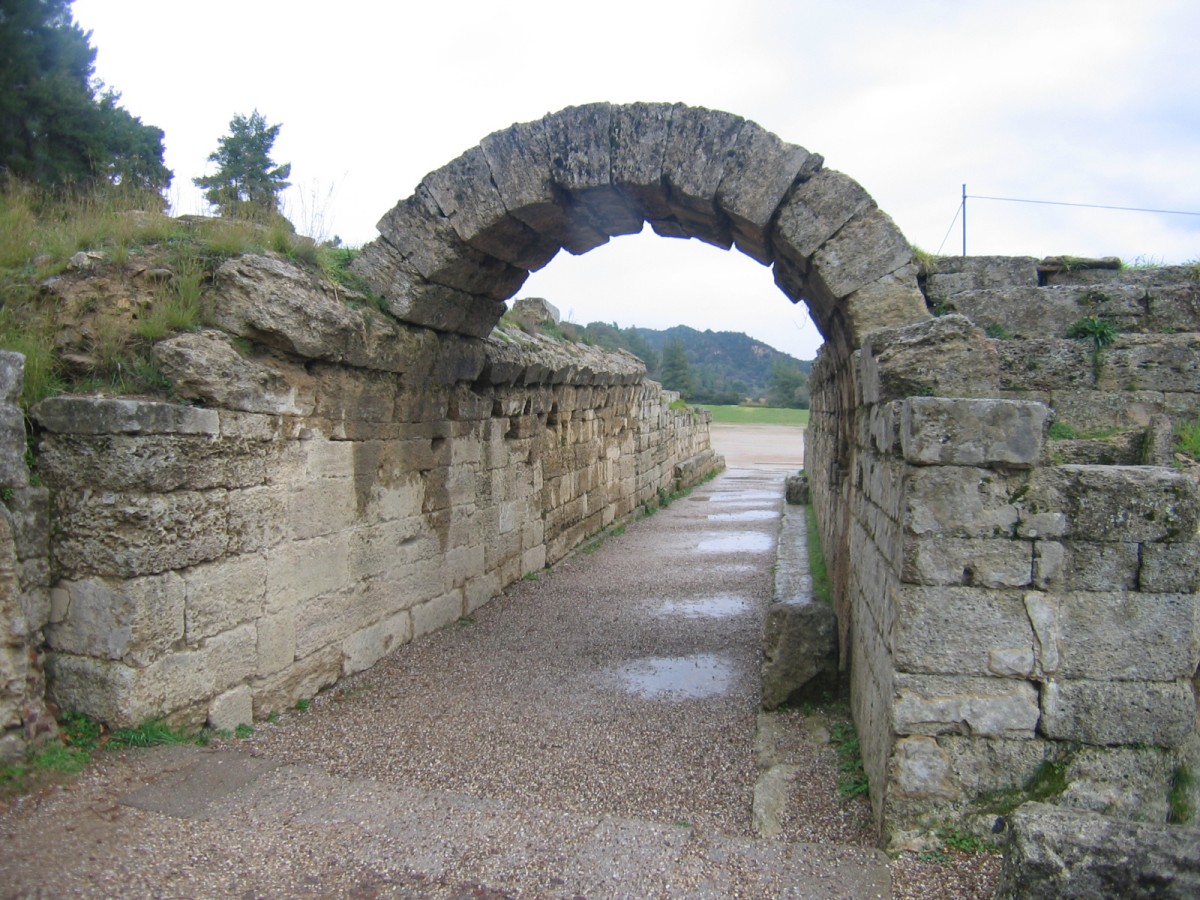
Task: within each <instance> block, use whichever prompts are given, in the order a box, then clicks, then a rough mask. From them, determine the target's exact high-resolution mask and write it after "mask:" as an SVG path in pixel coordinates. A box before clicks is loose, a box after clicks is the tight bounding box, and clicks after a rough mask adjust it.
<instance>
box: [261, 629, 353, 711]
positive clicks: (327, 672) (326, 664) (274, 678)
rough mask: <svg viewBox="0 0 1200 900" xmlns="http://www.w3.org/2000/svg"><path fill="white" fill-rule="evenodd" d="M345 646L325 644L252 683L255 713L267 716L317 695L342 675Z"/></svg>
mask: <svg viewBox="0 0 1200 900" xmlns="http://www.w3.org/2000/svg"><path fill="white" fill-rule="evenodd" d="M341 672H342V648H341V647H338V646H333V647H326V648H325V649H323V650H320V651H318V652H316V653H312V654H309V655H308V656H305V657H303V658H302V659H298V660H296V662H295V664H294V665H291V666H289V667H288V668H286V669H284V670H283V671H281V672H277V673H275V674H273V675H270V676H267V677H266V678H259V679H257V680H255V681H254V682H252V683H251V685H250V689H251V690H252V691H253V692H254V715H255V717H256V718H259V719H265V718H267V717H268V716H270V714H271V713H272V712H276V711H278V710H281V709H287V708H289V707H291V706H293V705H295V703H296V701H297V700H299V699H301V698H308V697H312V696H314V695H315V694H316V693H317V692H318V691H320V690H321V689H322V688H326V687H328V686H329V685H331V684H333V683H334V682H335V681H337V680H338V678H339V677H340V676H341Z"/></svg>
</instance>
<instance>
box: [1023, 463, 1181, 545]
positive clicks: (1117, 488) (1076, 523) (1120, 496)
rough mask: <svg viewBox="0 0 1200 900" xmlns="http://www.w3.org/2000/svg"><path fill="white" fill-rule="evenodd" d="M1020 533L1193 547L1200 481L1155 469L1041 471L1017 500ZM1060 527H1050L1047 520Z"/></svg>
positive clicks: (1140, 467) (1104, 468)
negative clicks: (1052, 530) (1047, 526)
mask: <svg viewBox="0 0 1200 900" xmlns="http://www.w3.org/2000/svg"><path fill="white" fill-rule="evenodd" d="M1018 506H1019V507H1020V509H1021V520H1020V523H1019V525H1018V528H1017V533H1018V534H1021V535H1023V536H1028V537H1037V536H1039V535H1038V534H1035V533H1034V532H1035V531H1036V532H1039V534H1040V535H1042V536H1046V537H1055V536H1062V537H1070V538H1074V539H1076V540H1089V541H1115V542H1119V541H1136V542H1157V541H1164V542H1167V543H1188V542H1193V541H1195V540H1196V539H1197V535H1200V482H1197V481H1196V480H1195V479H1193V478H1189V477H1188V476H1187V475H1185V474H1184V473H1182V472H1176V471H1172V470H1170V469H1162V468H1156V467H1152V466H1057V467H1055V468H1051V469H1042V470H1039V471H1038V472H1037V473H1036V474H1035V476H1034V478H1033V480H1032V481H1031V482H1030V485H1029V491H1028V493H1026V494H1025V496H1023V497H1021V498H1020V500H1019V501H1018ZM1047 516H1055V517H1057V518H1058V521H1059V523H1060V525H1061V528H1060V530H1058V531H1057V534H1054V533H1051V532H1050V531H1049V530H1047V529H1046V527H1045V525H1046V517H1047Z"/></svg>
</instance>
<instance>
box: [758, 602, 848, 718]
mask: <svg viewBox="0 0 1200 900" xmlns="http://www.w3.org/2000/svg"><path fill="white" fill-rule="evenodd" d="M837 670H838V669H837V616H836V615H835V614H834V612H833V609H832V607H830V606H828V605H826V604H824V603H818V602H815V601H813V600H812V599H811V598H809V597H803V596H802V597H799V598H796V599H790V600H781V601H777V602H775V603H772V604H771V605H770V606H768V607H767V617H766V621H765V623H764V625H763V666H762V707H763V709H777V708H778V707H780V706H782V705H783V704H784V703H787V702H788V701H789V700H790V699H803V698H805V697H815V696H818V695H819V694H820V693H821V692H822V691H826V690H829V689H830V688H832V687H834V686H836V683H837Z"/></svg>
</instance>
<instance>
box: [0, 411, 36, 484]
mask: <svg viewBox="0 0 1200 900" xmlns="http://www.w3.org/2000/svg"><path fill="white" fill-rule="evenodd" d="M28 484H29V468H28V466H26V465H25V416H24V414H23V413H22V412H21V410H20V409H19V408H18V407H16V406H11V405H9V404H7V403H0V485H3V486H4V487H6V488H7V487H25V486H26V485H28Z"/></svg>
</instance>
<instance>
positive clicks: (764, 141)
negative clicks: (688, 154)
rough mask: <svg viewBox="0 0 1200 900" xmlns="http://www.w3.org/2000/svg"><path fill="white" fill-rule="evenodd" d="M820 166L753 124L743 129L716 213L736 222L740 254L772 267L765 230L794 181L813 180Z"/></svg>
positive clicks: (813, 158) (801, 150)
mask: <svg viewBox="0 0 1200 900" xmlns="http://www.w3.org/2000/svg"><path fill="white" fill-rule="evenodd" d="M821 161H822V160H821V157H819V156H814V155H813V154H810V153H809V152H808V151H807V150H805V149H804V148H803V147H797V146H795V145H793V144H786V143H784V142H783V141H781V140H780V139H779V138H778V137H776V136H775V135H773V134H771V133H770V132H769V131H766V130H765V129H763V128H761V127H760V126H758V125H756V124H754V123H753V122H746V123H745V124H744V125H743V126H742V129H741V131H740V132H739V133H738V137H737V143H736V144H734V147H733V151H732V155H731V157H730V159H729V160H728V161H727V162H726V164H725V171H724V173H723V174H722V176H721V183H720V184H719V185H718V186H717V193H716V200H717V206H718V208H719V209H720V210H721V211H722V212H723V213H725V215H727V216H729V218H730V220H731V221H732V222H733V229H734V236H733V239H734V242H735V243H736V244H737V246H738V249H739V250H741V251H742V252H743V253H745V254H746V255H747V256H749V257H751V258H753V259H755V260H757V261H758V262H760V263H763V264H764V265H769V264H770V263H771V261H772V257H771V252H770V249H769V246H770V240H769V238H768V236H767V230H768V228H769V226H770V223H771V219H772V217H773V216H774V214H775V210H776V209H778V208H779V205H780V203H782V202H783V198H784V197H785V196H786V194H787V192H788V189H789V188H790V187H791V186H792V184H793V183H794V182H795V181H796V179H797V178H799V177H809V176H811V175H812V174H814V173H815V172H816V171H817V170H818V169H819V168H820V165H821Z"/></svg>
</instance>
